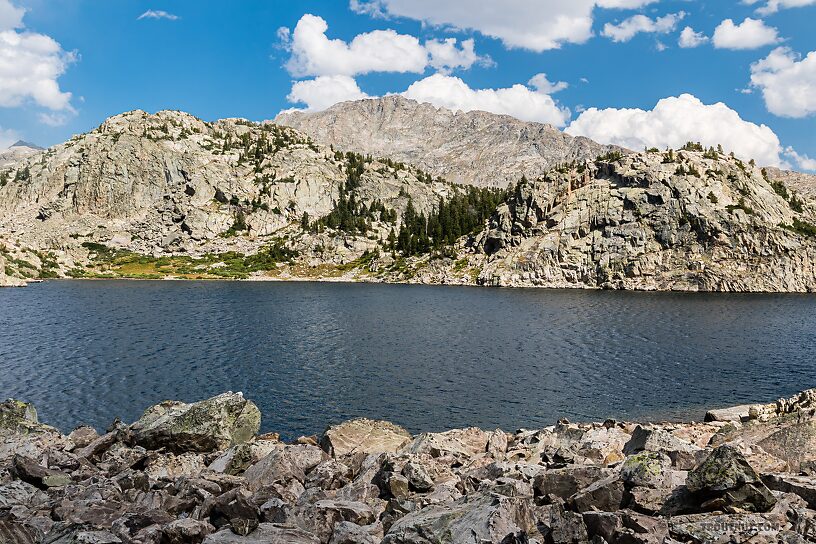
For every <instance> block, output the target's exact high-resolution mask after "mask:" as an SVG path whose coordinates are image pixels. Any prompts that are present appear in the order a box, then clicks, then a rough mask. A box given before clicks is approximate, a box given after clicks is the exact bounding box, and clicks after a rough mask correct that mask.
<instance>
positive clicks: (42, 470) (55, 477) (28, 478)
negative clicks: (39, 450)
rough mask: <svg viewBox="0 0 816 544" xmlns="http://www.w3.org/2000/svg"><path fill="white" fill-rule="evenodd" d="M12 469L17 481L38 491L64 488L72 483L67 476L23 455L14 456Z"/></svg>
mask: <svg viewBox="0 0 816 544" xmlns="http://www.w3.org/2000/svg"><path fill="white" fill-rule="evenodd" d="M13 468H14V473H15V474H16V475H17V477H18V478H19V479H21V480H23V481H24V482H27V483H29V484H31V485H33V486H35V487H38V488H40V489H48V488H49V487H65V486H66V485H69V484H70V483H71V482H72V480H71V477H70V476H69V475H68V474H65V473H64V472H60V471H59V470H52V469H49V468H46V467H44V466H42V465H40V464H39V463H37V461H35V460H34V459H31V458H30V457H25V456H23V455H15V456H14V462H13Z"/></svg>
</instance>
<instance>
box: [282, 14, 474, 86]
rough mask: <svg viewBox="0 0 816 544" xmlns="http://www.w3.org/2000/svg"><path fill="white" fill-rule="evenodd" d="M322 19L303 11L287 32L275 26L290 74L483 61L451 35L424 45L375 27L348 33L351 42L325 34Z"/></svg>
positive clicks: (443, 67) (447, 67) (419, 68)
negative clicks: (359, 32)
mask: <svg viewBox="0 0 816 544" xmlns="http://www.w3.org/2000/svg"><path fill="white" fill-rule="evenodd" d="M328 29H329V25H328V23H327V22H326V21H325V19H323V18H322V17H318V16H316V15H311V14H306V15H304V16H303V17H301V19H300V21H298V24H297V25H296V26H295V30H294V32H292V33H291V35H290V34H289V33H288V32H281V30H280V29H279V30H278V36H279V37H282V38H283V42H284V44H285V45H286V46H287V48H288V49H289V50H290V51H291V53H292V56H291V58H290V59H289V61H288V62H287V64H286V68H287V69H288V70H289V72H290V73H291V74H292V75H293V76H295V77H307V76H327V75H345V76H355V75H359V74H367V73H370V72H400V73H406V72H411V73H417V74H421V73H422V72H424V71H425V69H426V68H427V67H428V66H431V67H433V68H435V69H437V70H440V71H444V72H449V71H451V70H454V69H457V68H470V67H471V66H472V65H473V64H475V63H477V62H485V63H486V62H488V59H487V58H486V57H480V56H479V55H477V54H476V52H475V50H474V42H473V40H464V41H462V42H461V44H458V42H457V40H456V39H455V38H449V39H447V40H445V41H438V40H430V41H428V42H426V43H425V44H424V45H423V44H421V43H420V42H419V40H418V39H417V38H416V37H414V36H411V35H408V34H398V33H397V32H395V31H393V30H375V31H373V32H366V33H364V34H359V35H357V36H355V37H354V39H353V40H351V42H348V43H347V42H345V41H343V40H338V39H330V38H329V37H328V36H327V35H326V31H327V30H328Z"/></svg>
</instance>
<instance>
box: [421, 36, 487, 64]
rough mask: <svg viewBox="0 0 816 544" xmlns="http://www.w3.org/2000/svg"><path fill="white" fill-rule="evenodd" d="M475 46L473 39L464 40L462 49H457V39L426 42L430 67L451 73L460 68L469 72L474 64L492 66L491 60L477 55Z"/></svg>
mask: <svg viewBox="0 0 816 544" xmlns="http://www.w3.org/2000/svg"><path fill="white" fill-rule="evenodd" d="M474 46H475V42H474V41H473V40H472V39H471V40H462V47H461V48H459V47H456V38H448V39H446V40H444V41H439V40H428V41H427V42H425V49H426V50H427V51H428V54H429V55H430V62H429V64H430V66H431V67H432V68H435V69H436V70H438V71H440V72H442V73H449V72H451V71H452V70H456V69H458V68H461V69H464V70H467V69H468V68H470V67H471V66H473V65H474V64H482V65H491V64H492V61H491V60H490V58H489V57H481V56H479V55H477V54H476V50H475V47H474Z"/></svg>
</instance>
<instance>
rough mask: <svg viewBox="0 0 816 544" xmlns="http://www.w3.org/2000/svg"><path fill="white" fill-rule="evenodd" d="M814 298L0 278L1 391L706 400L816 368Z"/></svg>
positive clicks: (432, 402) (640, 404)
mask: <svg viewBox="0 0 816 544" xmlns="http://www.w3.org/2000/svg"><path fill="white" fill-rule="evenodd" d="M814 330H816V297H813V296H799V295H702V294H700V295H695V294H691V295H680V294H671V293H616V292H584V291H546V290H493V289H473V288H453V287H416V286H381V285H345V284H311V283H310V284H299V283H287V284H277V283H263V284H253V283H230V282H138V283H135V282H114V281H109V282H73V281H62V282H49V283H44V284H39V285H34V286H31V287H29V288H26V289H20V290H0V396H3V397H9V396H13V397H18V398H23V399H26V400H29V401H32V402H34V403H35V404H36V405H37V407H38V408H39V410H40V413H41V416H42V419H43V420H45V421H47V422H49V423H52V424H55V425H57V426H58V427H60V428H61V429H63V430H70V429H71V428H72V427H74V426H75V425H77V424H79V423H90V424H92V425H94V426H96V427H98V428H104V427H105V426H107V425H108V424H109V423H110V421H111V420H112V419H113V417H115V416H118V417H121V418H122V419H123V420H126V421H130V420H133V419H135V418H137V417H138V416H139V415H140V413H141V411H142V410H143V409H144V408H146V407H147V406H148V405H150V404H152V403H155V402H159V401H161V400H165V399H181V400H187V401H192V400H197V399H201V398H204V397H207V396H210V395H214V394H217V393H220V392H223V391H225V390H228V389H231V390H235V391H243V392H244V393H245V394H246V395H247V396H248V397H250V398H252V399H253V400H255V401H256V402H257V403H258V405H259V406H260V408H261V411H262V413H263V421H264V424H263V427H264V430H275V431H278V432H281V433H282V434H283V435H284V436H285V437H290V438H291V437H294V436H296V435H298V434H311V433H316V432H320V431H321V430H322V429H323V428H324V427H325V426H326V425H327V424H329V423H332V422H336V421H340V420H343V419H348V418H350V417H356V416H367V417H376V418H385V419H390V420H392V421H395V422H398V423H401V424H403V425H406V426H407V427H408V428H410V429H411V430H413V431H421V430H440V429H444V428H448V427H452V426H466V425H478V426H481V427H485V428H493V427H502V428H506V429H515V428H519V427H538V426H544V425H549V424H552V423H553V422H554V421H555V420H556V419H557V418H558V417H562V416H567V417H570V418H573V419H602V418H606V417H618V418H621V419H623V418H635V417H638V418H648V417H652V418H668V417H695V418H699V417H700V416H701V415H702V410H703V409H704V408H705V407H710V406H713V405H728V404H733V403H739V402H750V401H756V400H762V399H774V398H777V397H779V396H782V395H789V394H792V393H794V392H796V391H798V390H800V389H803V388H806V387H812V386H816V366H815V365H816V363H814V361H816V358H815V357H814V355H816V341H814V339H813V334H812V333H813V331H814Z"/></svg>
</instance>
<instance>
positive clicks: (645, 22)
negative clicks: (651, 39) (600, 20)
mask: <svg viewBox="0 0 816 544" xmlns="http://www.w3.org/2000/svg"><path fill="white" fill-rule="evenodd" d="M685 16H686V14H685V13H684V12H682V11H681V12H679V13H669V14H668V15H665V16H663V17H658V18H656V19H650V18H649V17H646V16H645V15H634V16H632V17H629V18H628V19H626V20H624V21H623V22H621V23H619V24H612V23H606V24H605V25H604V28H603V32H602V33H601V34H602V35H603V36H605V37H607V38H610V39H611V40H612V41H613V42H628V41H629V40H631V39H632V38H634V37H635V35H637V34H639V33H641V32H645V33H654V34H668V33H669V32H672V31H674V29H675V28H677V23H679V22H680V21H681V20H682V19H683V18H684V17H685Z"/></svg>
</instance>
